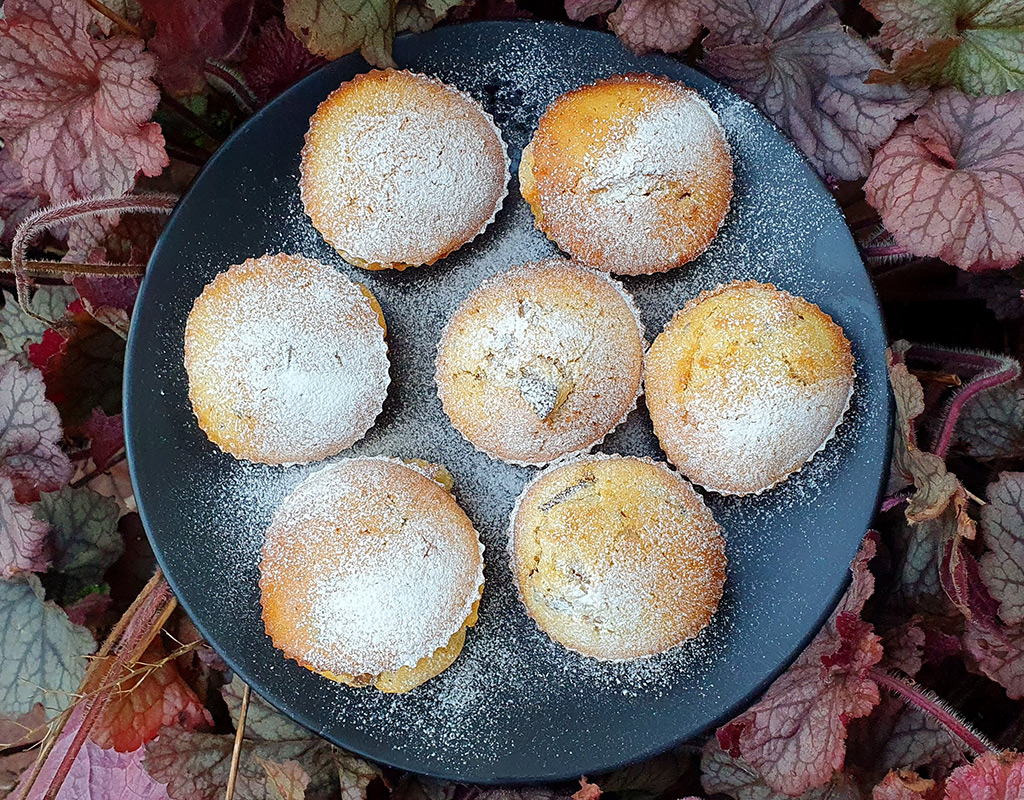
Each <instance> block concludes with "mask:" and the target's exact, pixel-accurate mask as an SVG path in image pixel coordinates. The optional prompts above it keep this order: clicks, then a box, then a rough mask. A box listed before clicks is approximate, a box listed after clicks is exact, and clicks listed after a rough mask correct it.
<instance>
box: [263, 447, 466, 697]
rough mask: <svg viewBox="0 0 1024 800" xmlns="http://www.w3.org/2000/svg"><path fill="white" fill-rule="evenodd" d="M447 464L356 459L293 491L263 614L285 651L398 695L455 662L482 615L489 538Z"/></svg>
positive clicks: (269, 551) (272, 558) (281, 512)
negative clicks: (451, 487)
mask: <svg viewBox="0 0 1024 800" xmlns="http://www.w3.org/2000/svg"><path fill="white" fill-rule="evenodd" d="M437 472H438V470H436V469H432V470H430V472H429V473H428V472H425V471H423V470H421V469H420V468H419V467H417V466H413V465H409V464H405V463H402V462H399V461H397V460H392V459H386V458H354V459H347V460H344V461H339V462H337V463H335V464H331V465H330V466H328V467H325V468H324V469H322V470H320V471H319V472H316V473H314V474H313V475H310V476H309V477H308V478H306V480H304V481H303V482H302V483H301V484H299V486H298V487H297V488H296V489H295V490H294V491H293V492H292V494H291V495H289V496H288V497H287V498H286V499H285V501H284V502H283V503H282V504H281V507H280V508H279V509H278V510H277V512H276V513H275V514H274V518H273V521H272V522H271V524H270V527H269V528H268V530H267V533H266V538H265V541H264V544H263V554H262V560H261V562H260V600H261V604H262V607H263V621H264V624H265V626H266V631H267V634H268V635H269V636H270V638H271V639H272V640H273V642H274V646H275V647H277V648H278V649H280V650H281V651H282V652H283V653H284V654H285V656H287V657H288V658H291V659H294V660H295V661H297V662H298V663H299V664H301V665H302V666H303V667H306V668H307V669H310V670H312V671H314V672H317V673H319V674H321V675H323V676H325V677H327V678H330V679H331V680H334V681H339V682H341V683H345V684H348V685H349V686H355V687H363V686H373V687H376V688H377V689H379V690H381V691H383V692H393V693H401V692H408V691H410V690H411V689H414V688H415V687H417V686H419V685H420V684H422V683H424V682H425V681H427V680H429V679H430V678H433V677H435V676H436V675H439V674H440V673H441V672H443V671H444V670H446V669H447V668H448V667H449V666H451V665H452V663H453V662H454V661H455V659H456V658H457V657H458V655H459V653H460V652H462V646H463V643H464V642H465V639H466V629H467V628H469V627H470V626H472V625H474V624H475V623H476V619H477V607H478V606H479V603H480V596H481V594H482V592H483V581H484V578H483V545H481V543H480V539H479V537H478V536H477V533H476V531H475V530H474V529H473V524H472V523H471V522H470V520H469V518H468V517H467V516H466V514H465V512H464V511H463V510H462V509H461V508H460V507H459V505H458V504H457V503H456V502H455V498H454V497H452V495H451V494H450V492H449V491H448V489H447V488H445V486H443V485H442V483H441V482H440V481H441V480H442V479H443V477H444V476H445V475H447V471H444V470H441V471H440V472H441V474H440V475H437V477H428V474H436V473H437Z"/></svg>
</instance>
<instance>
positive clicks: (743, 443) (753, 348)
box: [644, 281, 854, 494]
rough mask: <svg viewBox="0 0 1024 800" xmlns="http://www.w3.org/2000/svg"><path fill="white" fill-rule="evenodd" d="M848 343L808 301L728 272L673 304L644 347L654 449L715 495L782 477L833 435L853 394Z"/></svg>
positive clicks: (752, 489)
mask: <svg viewBox="0 0 1024 800" xmlns="http://www.w3.org/2000/svg"><path fill="white" fill-rule="evenodd" d="M853 382H854V363H853V353H852V352H851V350H850V343H849V342H848V341H847V339H846V337H845V336H844V335H843V330H842V328H840V327H839V326H838V325H836V324H835V323H834V322H833V321H832V318H831V317H830V316H829V315H828V314H826V313H824V312H823V311H822V310H821V309H820V308H818V307H817V306H816V305H814V304H813V303H809V302H808V301H806V300H804V299H803V298H802V297H794V296H793V295H791V294H789V293H788V292H783V291H779V290H778V289H776V288H775V287H774V286H772V285H770V284H762V283H756V282H754V281H737V282H734V283H730V284H728V285H726V286H719V287H718V288H717V289H714V290H712V291H710V292H704V293H703V294H701V295H700V296H698V297H697V298H695V299H693V300H691V301H690V302H688V303H687V304H686V305H685V306H684V307H683V309H682V310H681V311H678V312H676V314H675V316H674V317H673V318H672V320H671V321H670V322H669V323H668V325H666V326H665V330H664V331H663V332H662V333H661V334H659V335H658V338H657V339H655V340H654V344H652V345H651V349H650V352H649V353H648V356H647V365H646V368H645V374H644V386H645V390H646V393H647V408H648V410H649V411H650V414H651V420H652V421H653V422H654V432H655V433H656V434H657V435H658V441H659V442H661V446H662V449H664V451H665V454H666V455H667V456H668V458H669V461H671V462H672V463H673V464H675V465H676V466H677V467H678V468H679V471H680V472H682V473H683V474H684V475H686V477H688V478H689V479H690V480H692V481H693V482H694V483H697V484H699V485H701V486H703V487H705V488H707V489H710V490H711V491H714V492H720V493H722V494H756V493H758V492H762V491H764V490H765V489H769V488H771V487H772V486H774V485H775V484H777V483H778V482H779V481H782V480H784V479H785V478H786V477H788V476H789V475H791V474H792V473H793V472H795V471H796V470H798V469H800V468H801V467H802V466H803V465H804V464H805V463H807V461H809V460H810V459H811V458H812V457H813V456H814V454H815V453H817V452H818V451H819V450H821V449H822V448H823V447H824V445H825V443H826V442H827V441H828V440H829V439H831V438H832V435H833V434H834V433H835V431H836V428H837V427H838V426H839V423H840V421H841V420H842V418H843V415H844V414H845V413H846V409H847V408H848V406H849V403H850V398H851V396H852V394H853Z"/></svg>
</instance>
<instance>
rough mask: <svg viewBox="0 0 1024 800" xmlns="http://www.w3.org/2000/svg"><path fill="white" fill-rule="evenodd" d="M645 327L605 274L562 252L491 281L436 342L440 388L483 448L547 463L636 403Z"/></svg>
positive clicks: (604, 430) (591, 438)
mask: <svg viewBox="0 0 1024 800" xmlns="http://www.w3.org/2000/svg"><path fill="white" fill-rule="evenodd" d="M643 354H644V340H643V327H642V325H641V324H640V320H639V314H638V312H637V310H636V307H635V306H634V304H633V301H632V299H631V298H630V297H629V295H628V294H626V292H625V290H624V289H623V288H622V286H621V285H620V284H619V283H618V282H617V281H614V280H612V279H611V278H609V277H608V276H607V275H605V274H603V273H599V272H594V271H593V270H589V269H584V268H583V267H579V266H577V265H575V264H573V263H572V262H570V261H567V260H565V259H559V258H552V259H546V260H544V261H541V262H538V263H534V264H525V265H523V266H516V267H512V268H511V269H509V270H507V271H506V272H503V273H500V274H498V275H496V276H494V277H493V278H491V279H489V280H487V281H486V282H484V283H483V284H482V285H481V286H479V287H478V288H477V289H475V290H474V291H473V292H472V293H471V294H470V295H469V297H467V298H466V300H465V301H464V302H463V303H462V305H461V306H460V307H459V308H458V310H457V311H456V312H455V314H454V315H453V316H452V318H451V320H450V321H449V322H448V325H447V327H446V328H445V330H444V333H443V334H442V336H441V341H440V344H439V345H438V353H437V365H436V375H435V377H436V380H437V389H438V395H439V396H440V398H441V402H442V404H443V406H444V410H445V413H447V415H448V417H449V419H450V420H451V422H452V424H453V425H454V426H455V427H456V429H458V430H459V431H460V432H461V433H462V435H463V436H465V437H466V439H468V440H469V441H470V442H471V443H472V444H473V445H474V446H475V447H476V448H477V449H479V450H482V451H483V452H485V453H488V454H489V455H491V456H493V457H495V458H499V459H501V460H503V461H509V462H512V463H516V464H546V463H549V462H551V461H553V460H555V459H557V458H561V457H563V456H565V455H567V454H571V453H578V452H582V451H584V450H587V449H589V448H590V447H593V446H594V445H595V444H597V443H598V442H600V441H601V440H602V439H603V438H604V437H605V436H606V435H607V434H608V433H609V431H611V430H612V429H613V428H615V427H616V426H617V425H618V424H620V423H621V422H622V421H623V420H624V419H625V418H626V415H627V414H628V413H629V412H630V411H631V410H632V409H633V407H634V406H635V405H636V399H637V396H638V394H639V391H640V380H641V376H642V373H643Z"/></svg>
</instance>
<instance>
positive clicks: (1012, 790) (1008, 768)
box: [945, 753, 1024, 800]
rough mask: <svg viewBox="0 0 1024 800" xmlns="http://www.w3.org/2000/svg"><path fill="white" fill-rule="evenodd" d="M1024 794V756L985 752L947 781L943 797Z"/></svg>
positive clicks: (961, 799) (988, 799)
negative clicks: (1023, 757)
mask: <svg viewBox="0 0 1024 800" xmlns="http://www.w3.org/2000/svg"><path fill="white" fill-rule="evenodd" d="M1021 795H1024V759H1022V758H1021V757H1020V756H1019V755H1016V754H1012V755H1011V754H1007V755H1003V754H998V753H985V754H984V755H982V756H980V757H978V758H976V759H975V760H974V763H973V764H967V765H965V766H962V767H960V768H959V769H958V770H956V771H955V772H954V773H953V774H952V775H950V776H949V780H948V781H946V797H945V800H1016V798H1019V797H1021Z"/></svg>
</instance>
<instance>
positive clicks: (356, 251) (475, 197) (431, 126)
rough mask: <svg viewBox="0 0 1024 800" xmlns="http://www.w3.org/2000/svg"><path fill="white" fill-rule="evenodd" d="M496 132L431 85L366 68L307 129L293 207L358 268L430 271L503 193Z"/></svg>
mask: <svg viewBox="0 0 1024 800" xmlns="http://www.w3.org/2000/svg"><path fill="white" fill-rule="evenodd" d="M508 179H509V160H508V153H507V150H506V147H505V143H504V142H503V141H502V139H501V133H500V132H499V131H498V128H497V127H496V126H495V124H494V120H493V119H492V118H491V116H490V115H489V114H488V113H487V112H486V111H484V109H483V107H482V106H481V105H480V104H479V103H478V102H477V101H476V100H474V99H473V98H472V97H470V96H469V95H468V94H465V93H464V92H461V91H459V90H458V89H456V88H455V87H453V86H449V85H447V84H445V83H442V82H441V81H439V80H437V79H436V78H431V77H428V76H426V75H417V74H415V73H412V72H406V71H404V70H394V69H387V70H372V71H370V72H367V73H366V74H364V75H357V76H356V77H355V78H353V79H352V80H350V81H347V82H345V83H343V84H342V85H341V86H340V87H339V88H338V89H336V90H335V91H334V92H332V93H331V95H330V96H329V97H328V98H327V99H326V100H324V101H323V102H322V103H321V104H320V106H319V108H317V110H316V113H315V114H314V115H313V117H312V118H311V119H310V121H309V131H308V132H307V133H306V144H305V146H304V147H303V148H302V164H301V180H300V183H299V186H300V189H301V193H302V202H303V205H304V206H305V209H306V213H307V214H308V215H309V218H310V219H311V220H312V222H313V226H314V227H315V228H316V229H317V230H318V231H320V233H321V234H322V235H323V237H324V238H325V239H326V240H327V241H328V243H330V244H331V245H332V246H333V247H334V248H335V249H336V250H337V251H338V252H339V253H340V254H341V255H342V257H343V258H344V259H345V260H346V261H348V262H349V263H351V264H355V265H356V266H359V267H364V268H366V269H387V268H391V269H405V268H406V267H409V266H419V265H422V264H433V263H434V262H435V261H437V260H439V259H441V258H444V257H445V256H446V255H448V254H449V253H451V252H452V251H454V250H457V249H458V248H459V247H461V246H462V245H464V244H465V243H466V242H468V241H470V240H471V239H473V238H475V237H476V236H478V235H479V234H480V233H482V232H483V231H484V229H485V228H486V227H487V226H488V225H489V224H490V223H491V222H492V221H493V220H494V216H495V214H497V212H498V210H499V209H500V208H501V204H502V201H503V200H504V198H505V195H506V194H507V192H508Z"/></svg>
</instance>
